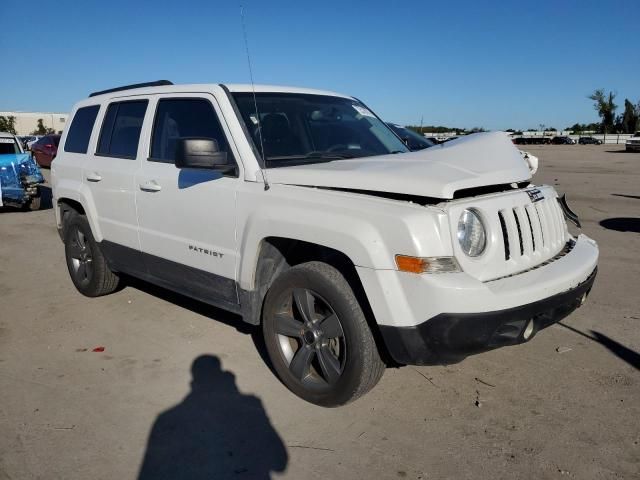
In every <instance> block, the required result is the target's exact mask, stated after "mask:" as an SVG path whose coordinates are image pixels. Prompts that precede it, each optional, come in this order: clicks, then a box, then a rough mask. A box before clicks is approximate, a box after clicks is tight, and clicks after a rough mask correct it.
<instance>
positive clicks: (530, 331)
mask: <svg viewBox="0 0 640 480" xmlns="http://www.w3.org/2000/svg"><path fill="white" fill-rule="evenodd" d="M531 335H533V319H532V320H529V321H528V322H527V326H526V327H525V328H524V332H522V338H524V340H525V341H526V340H529V339H530V338H531Z"/></svg>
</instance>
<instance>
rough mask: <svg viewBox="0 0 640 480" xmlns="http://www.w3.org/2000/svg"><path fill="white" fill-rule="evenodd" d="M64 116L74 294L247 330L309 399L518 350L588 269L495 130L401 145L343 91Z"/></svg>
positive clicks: (206, 92)
mask: <svg viewBox="0 0 640 480" xmlns="http://www.w3.org/2000/svg"><path fill="white" fill-rule="evenodd" d="M71 117H72V121H71V124H70V125H71V126H70V127H69V128H68V129H67V130H66V131H65V133H64V134H63V136H62V140H61V147H60V150H59V153H58V156H57V158H56V161H55V162H54V163H53V166H52V183H53V194H54V206H55V213H56V221H57V225H58V229H59V231H60V235H61V237H62V239H63V241H64V245H65V253H66V259H67V265H68V268H69V273H70V275H71V279H72V280H73V283H74V284H75V286H76V288H77V289H78V290H79V291H80V292H81V293H83V294H84V295H87V296H89V297H94V296H98V295H104V294H107V293H110V292H113V291H114V290H115V289H116V288H117V287H118V284H119V282H120V281H121V275H122V274H127V275H129V276H134V277H139V278H141V279H144V280H146V281H149V282H152V283H154V284H157V285H160V286H162V287H165V288H168V289H171V290H175V291H177V292H179V293H182V294H184V295H188V296H190V297H193V298H195V299H198V300H200V301H203V302H207V303H209V304H212V305H215V306H218V307H221V308H223V309H227V310H230V311H232V312H235V313H237V314H239V315H240V316H242V318H243V319H244V321H246V322H249V323H251V324H255V325H262V330H263V333H264V340H265V342H266V347H267V350H268V353H269V356H270V359H271V361H272V363H273V367H274V369H275V371H276V372H277V374H278V375H279V377H280V379H281V380H282V382H283V383H284V384H285V385H286V386H287V387H288V388H289V389H290V390H291V391H293V392H294V393H295V394H297V395H299V396H300V397H302V398H304V399H306V400H308V401H310V402H313V403H315V404H318V405H323V406H337V405H342V404H345V403H347V402H349V401H352V400H354V399H356V398H358V397H359V396H361V395H363V394H364V393H366V392H367V391H368V390H370V389H371V388H372V387H373V386H374V385H375V384H376V383H377V382H378V380H379V379H380V377H381V376H382V373H383V371H384V369H385V366H386V365H388V364H391V365H403V364H417V365H428V364H438V363H453V362H457V361H460V360H462V359H463V358H465V357H466V356H468V355H471V354H475V353H479V352H482V351H486V350H489V349H493V348H497V347H502V346H506V345H515V344H519V343H522V342H526V341H528V340H530V339H531V338H533V337H534V336H535V334H536V333H537V332H538V331H539V330H541V329H543V328H545V327H547V326H549V325H551V324H552V323H554V322H557V321H558V320H560V319H561V318H563V317H565V316H566V315H568V314H569V313H571V312H572V311H573V310H574V309H576V308H577V307H578V306H579V305H581V303H582V302H584V300H585V299H586V296H587V294H588V293H589V291H590V289H591V286H592V284H593V281H594V277H595V275H596V265H597V260H598V248H597V246H596V243H595V242H594V241H593V240H591V239H589V238H587V237H586V236H584V235H579V236H577V237H574V236H572V235H571V234H570V233H569V231H568V229H567V225H566V223H565V217H566V218H567V219H570V220H572V221H574V222H575V223H579V222H578V219H577V217H576V216H575V214H573V212H571V210H570V209H569V207H568V206H567V204H566V202H565V201H564V197H563V198H559V197H558V196H557V194H556V192H555V191H554V189H553V188H552V187H550V186H534V185H531V184H530V179H531V174H530V170H529V168H528V167H527V163H526V162H525V161H524V160H523V158H522V156H521V155H520V153H519V152H518V150H517V149H516V148H515V147H514V146H513V145H512V143H511V141H510V140H509V138H508V137H507V136H506V135H505V134H504V133H501V132H497V133H484V134H476V135H471V136H468V137H464V138H461V139H458V140H454V141H451V142H448V143H445V144H443V145H440V146H436V147H432V148H429V149H426V150H422V151H418V152H413V153H411V152H409V151H408V149H407V148H406V146H405V145H404V143H403V142H402V140H401V139H400V138H399V137H397V136H396V134H395V133H394V132H393V131H391V130H390V129H389V128H388V127H387V125H386V124H385V123H384V122H383V121H381V120H380V119H379V118H378V117H377V116H376V115H375V114H374V113H373V112H372V111H371V110H369V109H368V108H367V107H366V106H365V105H364V104H363V103H362V102H361V101H360V100H358V99H356V98H354V97H349V96H346V95H340V94H336V93H331V92H326V91H318V90H309V89H302V88H289V87H272V86H258V85H256V86H253V87H252V86H251V85H216V84H203V85H173V84H172V83H171V82H168V81H159V82H152V83H147V84H137V85H131V86H127V87H120V88H114V89H111V90H106V91H103V92H96V93H93V94H91V95H90V96H89V98H88V99H86V100H83V101H81V102H79V103H78V104H76V105H75V106H74V108H73V111H72V115H71Z"/></svg>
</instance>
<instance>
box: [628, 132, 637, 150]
mask: <svg viewBox="0 0 640 480" xmlns="http://www.w3.org/2000/svg"><path fill="white" fill-rule="evenodd" d="M625 150H626V151H627V152H640V132H636V133H634V134H633V137H631V138H629V139H627V141H626V142H625Z"/></svg>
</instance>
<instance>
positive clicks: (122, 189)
mask: <svg viewBox="0 0 640 480" xmlns="http://www.w3.org/2000/svg"><path fill="white" fill-rule="evenodd" d="M148 105H149V99H148V98H147V97H127V99H123V100H114V101H112V102H111V103H109V104H108V105H107V108H106V109H104V108H103V109H102V111H101V117H100V118H99V125H101V126H100V134H99V137H98V141H97V145H96V148H95V151H94V152H90V153H89V154H88V155H87V157H86V162H85V165H84V170H83V182H84V183H85V184H86V186H87V187H88V189H89V191H90V192H91V195H92V197H93V200H94V203H95V208H96V212H97V221H98V224H99V226H100V230H101V231H102V235H103V237H104V239H103V242H102V249H103V251H104V252H105V254H106V255H107V257H108V258H109V260H110V261H111V262H112V263H114V264H115V266H116V268H118V269H122V270H125V271H132V272H133V273H135V272H144V265H143V263H142V261H141V259H140V242H139V239H138V220H137V217H136V206H135V188H134V186H135V177H136V173H137V171H138V169H139V168H140V155H141V148H140V134H141V131H142V126H143V123H144V118H145V115H146V114H147V109H148Z"/></svg>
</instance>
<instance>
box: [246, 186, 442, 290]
mask: <svg viewBox="0 0 640 480" xmlns="http://www.w3.org/2000/svg"><path fill="white" fill-rule="evenodd" d="M237 230H238V244H239V249H240V254H241V255H240V258H241V262H240V265H239V268H238V278H239V282H240V286H241V288H243V289H245V290H253V289H254V272H255V268H256V264H257V260H258V255H259V251H260V245H261V242H262V241H264V239H266V238H269V237H282V238H287V239H293V240H300V241H305V242H310V243H314V244H318V245H322V246H325V247H328V248H332V249H334V250H337V251H339V252H342V253H343V254H345V255H346V256H347V257H349V259H350V260H351V261H352V262H353V263H354V265H356V266H360V267H366V268H375V269H380V270H395V269H396V265H395V255H396V254H404V255H414V256H450V255H452V247H451V241H450V235H449V231H448V226H447V223H446V218H445V215H444V213H443V212H442V211H441V210H439V209H437V208H432V207H424V206H420V205H417V204H414V203H410V202H404V201H396V200H388V199H382V198H377V197H373V196H368V195H359V194H351V193H343V192H336V191H328V190H322V189H317V188H308V187H297V186H285V185H273V186H272V187H271V188H270V189H269V190H267V191H265V190H264V187H263V185H261V184H257V183H251V182H245V183H244V184H243V186H242V188H241V191H240V192H239V195H238V229H237Z"/></svg>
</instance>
